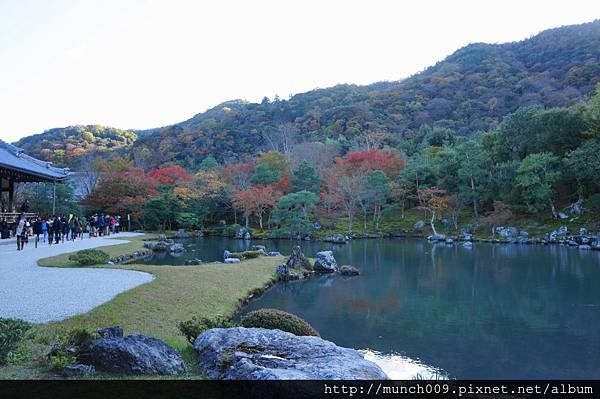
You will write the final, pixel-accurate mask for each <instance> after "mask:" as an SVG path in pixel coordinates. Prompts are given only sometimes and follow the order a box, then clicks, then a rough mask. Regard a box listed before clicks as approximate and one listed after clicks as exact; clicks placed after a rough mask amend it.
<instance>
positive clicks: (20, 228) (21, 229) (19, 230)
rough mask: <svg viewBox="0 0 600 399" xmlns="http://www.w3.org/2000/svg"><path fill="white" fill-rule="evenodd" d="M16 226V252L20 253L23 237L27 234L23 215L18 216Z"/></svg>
mask: <svg viewBox="0 0 600 399" xmlns="http://www.w3.org/2000/svg"><path fill="white" fill-rule="evenodd" d="M16 224H17V227H16V229H15V235H16V236H17V251H20V250H22V249H23V235H24V234H27V228H26V220H25V218H24V217H23V215H19V219H18V220H17V223H16Z"/></svg>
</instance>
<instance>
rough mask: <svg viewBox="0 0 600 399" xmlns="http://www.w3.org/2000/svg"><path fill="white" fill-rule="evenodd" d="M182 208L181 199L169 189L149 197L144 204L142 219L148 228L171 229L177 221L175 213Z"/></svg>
mask: <svg viewBox="0 0 600 399" xmlns="http://www.w3.org/2000/svg"><path fill="white" fill-rule="evenodd" d="M182 208H183V203H182V202H181V200H180V199H179V198H178V197H177V196H175V195H173V193H172V192H170V191H164V192H161V193H160V194H159V195H157V196H156V197H152V198H150V199H149V200H148V201H147V202H146V205H145V206H144V219H145V222H146V226H147V227H150V228H155V229H160V230H167V229H169V230H170V229H172V227H173V225H174V224H175V223H176V221H177V215H178V214H179V213H180V211H181V209H182Z"/></svg>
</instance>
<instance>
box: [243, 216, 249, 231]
mask: <svg viewBox="0 0 600 399" xmlns="http://www.w3.org/2000/svg"><path fill="white" fill-rule="evenodd" d="M244 216H245V217H246V228H248V226H249V225H250V221H249V220H248V215H244Z"/></svg>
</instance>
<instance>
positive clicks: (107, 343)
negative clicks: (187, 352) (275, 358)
mask: <svg viewBox="0 0 600 399" xmlns="http://www.w3.org/2000/svg"><path fill="white" fill-rule="evenodd" d="M89 362H90V363H91V364H93V365H94V366H95V367H96V368H97V369H98V370H103V371H107V372H111V373H123V374H130V375H177V374H181V373H183V372H185V367H184V364H183V360H182V359H181V356H180V355H179V353H177V351H176V350H175V349H173V348H172V347H170V346H169V345H167V344H165V343H164V342H163V341H161V340H159V339H156V338H152V337H147V336H145V335H141V334H132V335H128V336H126V337H112V338H101V339H99V340H98V341H96V343H95V344H94V346H93V347H92V350H91V353H90V354H89Z"/></svg>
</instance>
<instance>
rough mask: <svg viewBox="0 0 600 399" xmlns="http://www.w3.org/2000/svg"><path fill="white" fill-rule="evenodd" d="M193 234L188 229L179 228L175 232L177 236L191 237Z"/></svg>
mask: <svg viewBox="0 0 600 399" xmlns="http://www.w3.org/2000/svg"><path fill="white" fill-rule="evenodd" d="M190 237H191V235H190V233H188V232H187V231H185V230H183V229H179V230H177V231H176V232H175V238H179V239H181V238H190Z"/></svg>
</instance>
